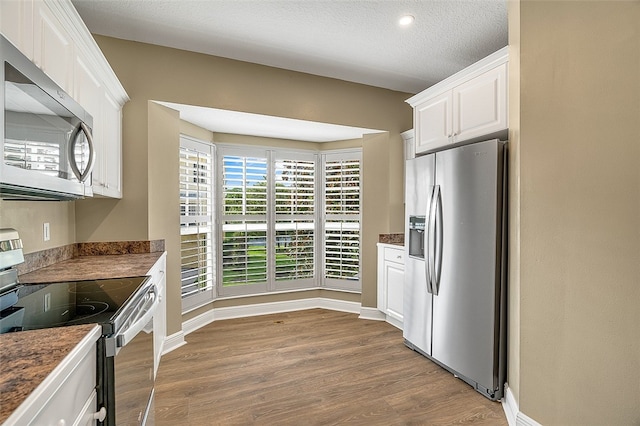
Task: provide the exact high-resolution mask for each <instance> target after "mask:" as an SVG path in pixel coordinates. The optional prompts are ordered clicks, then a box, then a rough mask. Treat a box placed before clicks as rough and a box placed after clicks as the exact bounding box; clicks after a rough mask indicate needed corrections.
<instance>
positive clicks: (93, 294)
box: [2, 276, 150, 335]
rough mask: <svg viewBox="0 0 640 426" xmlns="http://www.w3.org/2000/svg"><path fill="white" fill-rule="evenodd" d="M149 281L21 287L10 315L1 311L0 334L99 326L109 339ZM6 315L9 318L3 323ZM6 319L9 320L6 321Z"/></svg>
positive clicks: (123, 280)
mask: <svg viewBox="0 0 640 426" xmlns="http://www.w3.org/2000/svg"><path fill="white" fill-rule="evenodd" d="M149 284H150V281H149V277H146V276H145V277H130V278H115V279H102V280H87V281H71V282H60V283H48V284H25V285H23V286H21V287H20V289H19V291H18V302H17V303H16V304H15V306H14V307H13V308H12V309H11V312H5V311H3V316H4V318H2V321H3V322H4V323H6V326H5V327H3V329H4V331H5V332H7V331H23V330H36V329H42V328H51V327H62V326H69V325H78V324H91V323H97V324H101V325H102V329H103V335H110V334H112V333H114V332H115V330H117V329H118V325H119V323H121V322H123V321H124V320H126V318H125V317H127V316H128V315H127V312H126V311H127V307H130V306H135V305H136V303H137V302H136V299H137V298H138V297H141V294H142V293H143V291H144V289H145V288H146V286H147V285H149ZM7 314H12V315H13V316H12V317H9V319H7V316H8V315H7ZM10 319H13V320H12V321H10Z"/></svg>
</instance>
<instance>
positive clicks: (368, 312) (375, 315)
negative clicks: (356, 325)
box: [359, 306, 387, 321]
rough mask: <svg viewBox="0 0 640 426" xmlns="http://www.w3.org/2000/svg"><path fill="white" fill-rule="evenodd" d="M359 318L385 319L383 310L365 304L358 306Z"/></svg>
mask: <svg viewBox="0 0 640 426" xmlns="http://www.w3.org/2000/svg"><path fill="white" fill-rule="evenodd" d="M359 318H360V319H366V320H372V321H386V319H387V318H386V316H385V314H384V312H380V311H379V310H378V308H367V307H365V306H363V307H361V308H360V316H359Z"/></svg>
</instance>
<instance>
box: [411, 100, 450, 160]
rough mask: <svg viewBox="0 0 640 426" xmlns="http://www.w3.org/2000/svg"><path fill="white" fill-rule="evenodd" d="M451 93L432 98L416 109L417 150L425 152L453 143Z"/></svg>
mask: <svg viewBox="0 0 640 426" xmlns="http://www.w3.org/2000/svg"><path fill="white" fill-rule="evenodd" d="M451 103H452V94H451V91H448V92H446V93H443V94H442V95H439V96H437V97H434V98H431V99H429V100H427V101H425V102H423V103H421V104H420V105H417V106H416V108H415V117H414V121H415V147H416V148H415V149H416V153H421V152H425V151H428V150H431V149H434V148H438V147H440V146H443V145H446V144H448V143H450V142H451V135H452V131H451V130H452V120H451Z"/></svg>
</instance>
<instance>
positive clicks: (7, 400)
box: [0, 324, 96, 424]
mask: <svg viewBox="0 0 640 426" xmlns="http://www.w3.org/2000/svg"><path fill="white" fill-rule="evenodd" d="M95 326H96V324H83V325H75V326H69V327H58V328H49V329H43V330H31V331H21V332H19V333H6V334H1V335H0V398H1V399H0V424H1V423H3V422H4V421H5V420H6V419H7V418H8V417H9V416H10V415H11V413H13V411H14V410H15V409H16V408H18V407H19V406H20V404H22V402H23V401H24V400H25V399H26V398H27V397H28V396H29V394H31V392H33V391H34V390H35V389H36V388H37V387H38V385H40V383H42V381H43V380H44V379H46V378H47V376H48V375H49V374H51V372H52V371H53V370H54V369H55V368H56V366H58V364H60V362H61V361H62V360H63V359H64V358H65V357H66V356H67V355H68V354H69V353H70V352H71V351H72V350H73V348H75V347H76V346H77V345H78V343H80V341H81V340H82V339H83V338H84V337H85V336H87V334H88V333H89V332H91V331H92V330H93V328H94V327H95Z"/></svg>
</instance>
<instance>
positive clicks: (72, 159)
mask: <svg viewBox="0 0 640 426" xmlns="http://www.w3.org/2000/svg"><path fill="white" fill-rule="evenodd" d="M80 132H82V133H84V135H85V137H86V138H87V144H88V145H89V161H88V163H87V167H86V168H85V169H84V172H80V168H79V167H78V163H77V162H76V155H75V154H76V153H75V151H76V143H77V142H78V136H79V135H80ZM68 154H69V165H70V166H71V171H72V172H73V174H74V175H75V177H76V178H77V179H78V181H80V182H81V183H82V182H84V181H85V180H87V178H88V177H89V175H90V174H91V171H92V170H93V165H94V163H95V159H96V156H95V148H94V145H93V137H92V136H91V130H90V129H89V127H88V126H87V125H86V124H85V123H84V122H80V124H78V125H77V126H76V128H75V129H74V130H73V133H72V134H71V141H70V143H69V152H68Z"/></svg>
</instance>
